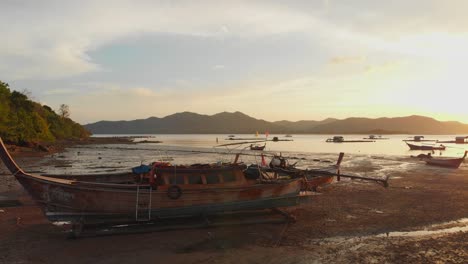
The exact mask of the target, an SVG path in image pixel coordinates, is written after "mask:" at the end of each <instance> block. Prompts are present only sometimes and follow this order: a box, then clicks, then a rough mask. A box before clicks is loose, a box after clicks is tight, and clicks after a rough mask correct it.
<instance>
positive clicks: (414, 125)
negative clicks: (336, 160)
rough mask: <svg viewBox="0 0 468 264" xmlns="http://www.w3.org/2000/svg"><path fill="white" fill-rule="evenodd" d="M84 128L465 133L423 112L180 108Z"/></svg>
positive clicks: (134, 131) (169, 131)
mask: <svg viewBox="0 0 468 264" xmlns="http://www.w3.org/2000/svg"><path fill="white" fill-rule="evenodd" d="M85 128H86V129H88V130H89V131H91V133H93V134H191V133H193V134H249V133H252V134H253V133H255V132H256V131H258V132H260V133H264V132H265V131H269V132H270V133H272V134H273V133H274V134H287V133H290V134H293V133H296V134H300V133H303V134H307V133H310V134H352V133H359V134H396V133H400V134H468V125H467V124H463V123H460V122H455V121H449V122H441V121H437V120H435V119H433V118H429V117H424V116H407V117H395V118H386V117H384V118H377V119H371V118H355V117H352V118H347V119H343V120H339V119H334V118H328V119H325V120H322V121H313V120H302V121H297V122H292V121H286V120H283V121H277V122H268V121H265V120H262V119H255V118H253V117H250V116H248V115H246V114H243V113H241V112H234V113H229V112H222V113H218V114H215V115H211V116H210V115H200V114H196V113H191V112H183V113H176V114H173V115H169V116H166V117H163V118H158V117H150V118H147V119H138V120H133V121H99V122H96V123H92V124H87V125H85Z"/></svg>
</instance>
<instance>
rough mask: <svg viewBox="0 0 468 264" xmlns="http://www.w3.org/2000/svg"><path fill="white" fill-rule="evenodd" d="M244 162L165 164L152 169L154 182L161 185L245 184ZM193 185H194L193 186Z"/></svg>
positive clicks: (215, 185)
mask: <svg viewBox="0 0 468 264" xmlns="http://www.w3.org/2000/svg"><path fill="white" fill-rule="evenodd" d="M246 168H247V166H245V165H244V164H231V165H216V164H197V165H190V166H173V165H169V166H165V167H157V168H156V169H155V170H154V177H155V181H156V184H157V185H159V186H161V185H192V186H193V185H199V186H202V185H204V187H203V188H206V187H208V186H206V185H213V187H218V188H219V186H220V185H222V186H226V185H245V184H246V182H247V180H246V178H245V176H244V173H243V170H245V169H246ZM193 187H195V186H193Z"/></svg>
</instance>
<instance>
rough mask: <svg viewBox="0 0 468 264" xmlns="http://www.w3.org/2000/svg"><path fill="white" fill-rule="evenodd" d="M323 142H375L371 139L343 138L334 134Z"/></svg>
mask: <svg viewBox="0 0 468 264" xmlns="http://www.w3.org/2000/svg"><path fill="white" fill-rule="evenodd" d="M325 142H329V143H330V142H331V143H365V142H375V141H373V140H361V139H357V140H345V139H344V137H342V136H334V137H333V138H327V140H326V141H325Z"/></svg>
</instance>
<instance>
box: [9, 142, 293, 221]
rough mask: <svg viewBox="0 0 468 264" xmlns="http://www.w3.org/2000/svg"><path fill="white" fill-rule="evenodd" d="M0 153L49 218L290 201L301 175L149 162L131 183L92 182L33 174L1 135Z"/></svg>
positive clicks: (141, 216)
mask: <svg viewBox="0 0 468 264" xmlns="http://www.w3.org/2000/svg"><path fill="white" fill-rule="evenodd" d="M0 158H1V159H2V161H3V163H4V164H5V165H6V167H7V168H8V170H9V171H10V172H11V173H12V174H13V175H14V176H15V178H16V179H17V180H18V181H19V183H20V184H21V185H22V186H23V187H24V188H25V189H26V191H27V192H28V193H29V194H30V195H31V197H32V198H33V199H34V200H35V201H36V202H37V203H38V204H39V206H40V207H41V208H42V210H43V211H44V213H45V215H46V216H47V217H48V218H49V220H51V221H73V222H76V221H80V222H86V223H112V222H114V223H122V222H131V221H150V220H156V219H160V218H161V217H163V218H167V217H180V216H192V215H200V214H211V213H223V212H232V211H244V210H261V209H271V208H276V207H286V206H294V205H297V204H298V203H299V192H300V187H301V181H300V179H292V180H282V181H272V182H269V183H268V184H265V183H262V182H261V181H252V180H248V179H246V178H245V175H244V174H243V169H245V167H246V166H245V165H244V164H235V163H234V164H233V163H231V164H221V165H216V166H215V165H210V166H206V167H190V166H185V167H183V166H180V167H179V166H175V165H169V166H166V167H157V166H155V165H154V166H153V167H152V171H151V173H148V174H145V175H134V176H135V181H134V182H131V183H128V182H125V183H118V182H98V181H91V180H92V175H86V177H88V178H87V181H82V180H79V177H76V178H77V179H66V178H67V176H65V175H62V176H58V177H51V176H41V175H33V174H29V173H26V172H24V171H23V170H22V169H21V168H20V167H19V166H18V164H17V163H16V162H15V161H14V160H13V158H12V157H11V155H10V153H9V152H8V150H7V149H6V147H5V145H4V143H3V141H2V140H1V138H0ZM120 175H122V174H120ZM105 176H109V175H104V176H102V175H101V176H99V177H104V178H105ZM124 176H125V175H124ZM72 177H73V176H72ZM96 178H97V177H96ZM152 179H153V180H152ZM199 180H200V181H199ZM151 181H154V182H153V183H152V182H151Z"/></svg>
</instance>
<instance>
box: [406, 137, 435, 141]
mask: <svg viewBox="0 0 468 264" xmlns="http://www.w3.org/2000/svg"><path fill="white" fill-rule="evenodd" d="M410 138H411V137H410ZM423 138H424V136H414V137H413V139H403V141H414V142H423V141H437V140H436V139H423Z"/></svg>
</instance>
